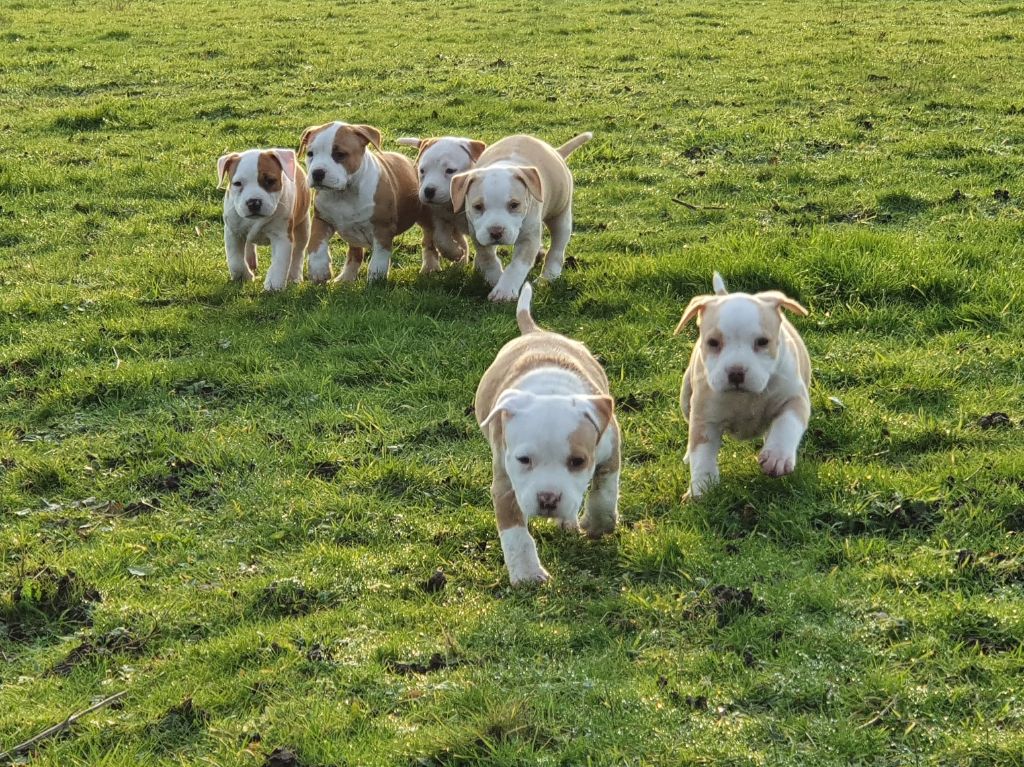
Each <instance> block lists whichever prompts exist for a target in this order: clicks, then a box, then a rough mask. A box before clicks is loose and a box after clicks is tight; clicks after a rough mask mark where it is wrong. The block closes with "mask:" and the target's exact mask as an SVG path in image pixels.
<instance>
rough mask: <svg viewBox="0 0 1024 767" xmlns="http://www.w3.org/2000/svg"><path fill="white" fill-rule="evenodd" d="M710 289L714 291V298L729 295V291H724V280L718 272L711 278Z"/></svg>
mask: <svg viewBox="0 0 1024 767" xmlns="http://www.w3.org/2000/svg"><path fill="white" fill-rule="evenodd" d="M711 287H713V288H714V289H715V295H716V296H724V295H727V294H728V293H729V291H728V290H726V289H725V280H723V279H722V275H720V274H719V273H718V272H715V273H714V275H713V276H712V277H711Z"/></svg>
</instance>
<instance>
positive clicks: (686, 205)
mask: <svg viewBox="0 0 1024 767" xmlns="http://www.w3.org/2000/svg"><path fill="white" fill-rule="evenodd" d="M672 202H674V203H676V204H677V205H682V206H683V207H684V208H689V209H690V210H695V211H702V210H725V209H726V208H728V207H729V206H728V205H694V204H693V203H692V202H687V201H686V200H682V199H680V198H679V197H673V198H672Z"/></svg>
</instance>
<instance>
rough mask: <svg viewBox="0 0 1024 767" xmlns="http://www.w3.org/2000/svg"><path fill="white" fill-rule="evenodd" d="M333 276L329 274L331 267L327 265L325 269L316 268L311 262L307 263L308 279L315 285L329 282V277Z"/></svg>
mask: <svg viewBox="0 0 1024 767" xmlns="http://www.w3.org/2000/svg"><path fill="white" fill-rule="evenodd" d="M333 276H334V275H332V274H331V267H329V266H328V267H327V268H326V269H316V268H314V267H313V265H312V264H310V265H309V281H310V282H312V283H314V284H316V285H323V284H324V283H326V282H330V281H331V277H333Z"/></svg>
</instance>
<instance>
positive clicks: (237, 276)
mask: <svg viewBox="0 0 1024 767" xmlns="http://www.w3.org/2000/svg"><path fill="white" fill-rule="evenodd" d="M229 276H230V277H231V279H232V280H233V281H234V282H252V281H253V280H254V279H256V275H255V274H253V273H252V272H249V271H245V272H243V271H242V270H241V269H239V270H237V271H233V272H230V275H229Z"/></svg>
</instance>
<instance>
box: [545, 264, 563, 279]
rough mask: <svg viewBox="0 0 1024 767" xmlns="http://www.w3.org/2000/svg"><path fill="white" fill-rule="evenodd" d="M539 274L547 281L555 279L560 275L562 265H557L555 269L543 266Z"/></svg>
mask: <svg viewBox="0 0 1024 767" xmlns="http://www.w3.org/2000/svg"><path fill="white" fill-rule="evenodd" d="M540 276H541V278H543V279H545V280H548V281H549V282H550V281H551V280H557V279H558V278H559V277H561V276H562V267H558V268H557V269H548V268H547V267H545V269H544V271H543V272H541V273H540Z"/></svg>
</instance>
